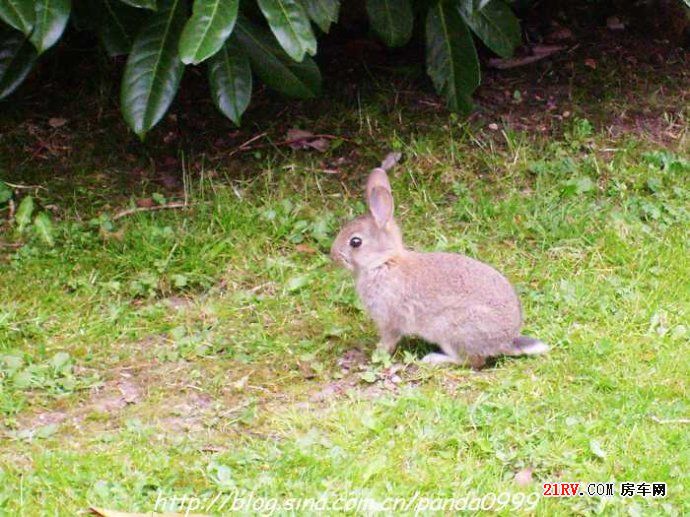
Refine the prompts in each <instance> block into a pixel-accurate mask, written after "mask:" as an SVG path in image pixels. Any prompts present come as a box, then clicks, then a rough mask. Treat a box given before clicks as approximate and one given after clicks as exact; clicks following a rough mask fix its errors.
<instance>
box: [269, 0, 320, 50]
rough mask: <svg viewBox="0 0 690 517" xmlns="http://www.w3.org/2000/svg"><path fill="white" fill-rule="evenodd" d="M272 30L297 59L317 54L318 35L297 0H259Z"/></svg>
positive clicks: (281, 43) (282, 44)
mask: <svg viewBox="0 0 690 517" xmlns="http://www.w3.org/2000/svg"><path fill="white" fill-rule="evenodd" d="M258 3H259V8H260V9H261V12H262V13H264V16H265V17H266V20H267V21H268V25H269V26H270V27H271V31H273V34H274V35H275V37H276V39H277V40H278V43H280V45H281V46H282V47H283V48H284V49H285V52H287V53H288V55H289V56H290V57H291V58H292V59H294V60H295V61H302V59H304V54H305V53H307V54H309V55H311V56H313V55H314V54H316V36H314V31H312V29H311V23H309V18H308V16H307V13H306V12H305V10H304V9H303V8H302V6H301V5H300V4H299V3H297V1H296V0H258Z"/></svg>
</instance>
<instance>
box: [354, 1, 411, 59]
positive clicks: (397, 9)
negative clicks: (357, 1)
mask: <svg viewBox="0 0 690 517" xmlns="http://www.w3.org/2000/svg"><path fill="white" fill-rule="evenodd" d="M366 6H367V14H368V15H369V21H370V22H371V27H372V29H374V32H375V33H376V34H377V35H378V37H379V38H381V40H383V42H384V43H385V44H386V45H388V46H389V47H401V46H403V45H404V44H405V43H407V42H408V41H410V38H411V37H412V27H413V24H414V15H413V13H412V1H411V0H367V3H366Z"/></svg>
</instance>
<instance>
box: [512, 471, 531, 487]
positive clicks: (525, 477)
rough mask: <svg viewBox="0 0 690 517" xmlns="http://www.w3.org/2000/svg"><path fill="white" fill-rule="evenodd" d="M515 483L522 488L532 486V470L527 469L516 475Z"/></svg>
mask: <svg viewBox="0 0 690 517" xmlns="http://www.w3.org/2000/svg"><path fill="white" fill-rule="evenodd" d="M515 483H516V484H517V485H518V486H522V487H525V486H529V485H530V484H532V469H531V468H529V467H527V468H524V469H522V470H521V471H519V472H518V473H517V474H515Z"/></svg>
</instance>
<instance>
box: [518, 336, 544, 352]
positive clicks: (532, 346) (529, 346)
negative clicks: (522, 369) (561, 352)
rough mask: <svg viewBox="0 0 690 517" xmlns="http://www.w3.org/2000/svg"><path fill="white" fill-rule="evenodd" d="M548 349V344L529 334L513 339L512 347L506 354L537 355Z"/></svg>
mask: <svg viewBox="0 0 690 517" xmlns="http://www.w3.org/2000/svg"><path fill="white" fill-rule="evenodd" d="M548 351H549V345H547V344H546V343H544V342H543V341H539V340H538V339H535V338H533V337H529V336H518V337H516V338H515V339H513V349H512V350H511V351H510V352H509V353H508V355H539V354H545V353H546V352H548Z"/></svg>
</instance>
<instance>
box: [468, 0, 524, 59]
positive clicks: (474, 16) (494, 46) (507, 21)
mask: <svg viewBox="0 0 690 517" xmlns="http://www.w3.org/2000/svg"><path fill="white" fill-rule="evenodd" d="M475 2H476V0H460V2H459V4H458V6H459V9H460V14H461V15H462V17H463V18H464V20H465V22H466V23H467V25H469V26H470V28H471V29H472V31H474V33H475V34H476V35H477V36H479V38H480V39H481V40H482V41H483V42H484V44H485V45H486V46H487V47H489V48H490V49H491V50H493V51H494V52H495V53H496V54H498V55H499V56H501V57H504V58H507V57H510V56H512V55H513V52H514V51H515V47H517V46H518V45H519V44H520V42H521V41H522V33H521V31H520V20H518V19H517V18H516V17H515V14H513V11H512V9H511V8H510V7H509V6H508V5H506V4H505V3H504V2H503V0H490V1H489V2H488V3H486V4H485V5H484V6H483V7H480V5H481V4H475Z"/></svg>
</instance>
